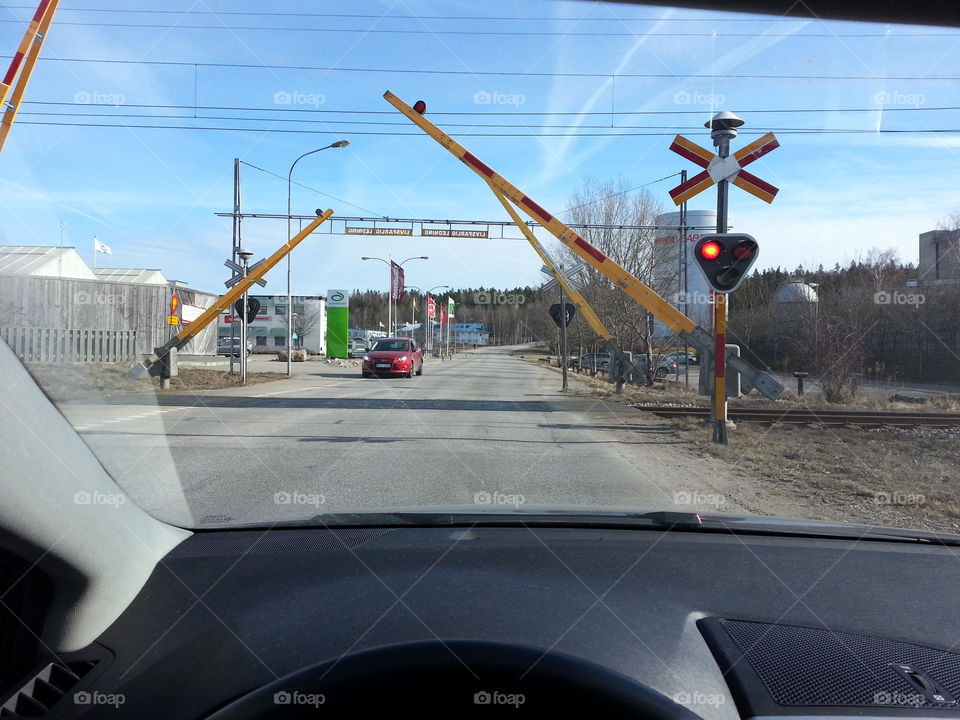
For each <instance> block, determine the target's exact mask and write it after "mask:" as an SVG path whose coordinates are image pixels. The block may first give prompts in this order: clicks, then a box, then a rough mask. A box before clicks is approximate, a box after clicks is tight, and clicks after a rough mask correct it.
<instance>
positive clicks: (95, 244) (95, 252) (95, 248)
mask: <svg viewBox="0 0 960 720" xmlns="http://www.w3.org/2000/svg"><path fill="white" fill-rule="evenodd" d="M93 267H94V268H96V267H97V236H96V235H94V236H93Z"/></svg>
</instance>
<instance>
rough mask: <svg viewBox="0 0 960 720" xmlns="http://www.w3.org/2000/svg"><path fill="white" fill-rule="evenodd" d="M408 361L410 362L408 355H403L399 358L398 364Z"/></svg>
mask: <svg viewBox="0 0 960 720" xmlns="http://www.w3.org/2000/svg"><path fill="white" fill-rule="evenodd" d="M407 360H409V358H408V357H407V356H406V355H401V356H400V357H398V358H397V361H398V362H406V361H407Z"/></svg>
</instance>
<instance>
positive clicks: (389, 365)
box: [377, 363, 392, 368]
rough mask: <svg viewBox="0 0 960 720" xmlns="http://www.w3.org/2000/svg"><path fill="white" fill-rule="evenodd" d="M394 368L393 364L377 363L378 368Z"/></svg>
mask: <svg viewBox="0 0 960 720" xmlns="http://www.w3.org/2000/svg"><path fill="white" fill-rule="evenodd" d="M391 366H392V363H377V367H378V368H389V367H391Z"/></svg>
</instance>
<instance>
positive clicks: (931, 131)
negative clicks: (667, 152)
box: [19, 118, 960, 137]
mask: <svg viewBox="0 0 960 720" xmlns="http://www.w3.org/2000/svg"><path fill="white" fill-rule="evenodd" d="M184 119H192V118H184ZM198 119H203V118H198ZM267 122H274V121H272V120H267ZM19 124H20V125H49V126H57V127H105V128H124V129H127V130H213V131H220V132H228V131H229V132H260V133H295V134H313V135H342V134H344V131H343V130H336V131H334V130H314V129H303V130H297V129H286V128H269V127H210V126H197V125H131V124H128V123H79V122H47V121H38V120H22V121H20V123H19ZM614 129H616V128H614ZM765 132H767V131H766V130H762V131H759V130H757V131H749V130H748V131H743V130H741V131H740V134H741V135H757V136H760V135H763V134H764V133H765ZM779 132H780V133H781V134H784V135H890V134H921V135H922V134H942V135H946V134H951V133H960V128H932V129H929V128H928V129H905V130H896V129H881V130H862V129H840V128H838V129H827V130H823V129H819V128H811V129H809V130H805V129H790V130H780V131H779ZM348 134H351V135H381V136H387V137H406V136H414V137H424V135H423V133H419V132H393V131H367V130H353V131H348ZM673 134H674V133H673V132H606V133H597V132H587V133H569V132H568V133H563V132H560V133H542V132H533V133H470V132H466V133H457V135H458V136H459V137H669V136H670V135H673Z"/></svg>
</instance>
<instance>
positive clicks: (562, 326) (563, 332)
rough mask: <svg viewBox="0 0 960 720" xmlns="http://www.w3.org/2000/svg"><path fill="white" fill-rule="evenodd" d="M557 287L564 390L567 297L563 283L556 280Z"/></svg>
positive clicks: (565, 386) (565, 379) (565, 381)
mask: <svg viewBox="0 0 960 720" xmlns="http://www.w3.org/2000/svg"><path fill="white" fill-rule="evenodd" d="M560 270H563V265H561V266H560ZM557 287H559V288H560V317H561V318H562V320H561V322H560V365H561V367H562V368H563V370H562V372H563V385H562V387H561V389H562V390H564V391H566V389H567V298H566V297H565V296H564V293H563V283H561V282H558V283H557ZM610 365H611V367H610V369H611V370H613V362H612V358H611V363H610Z"/></svg>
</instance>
